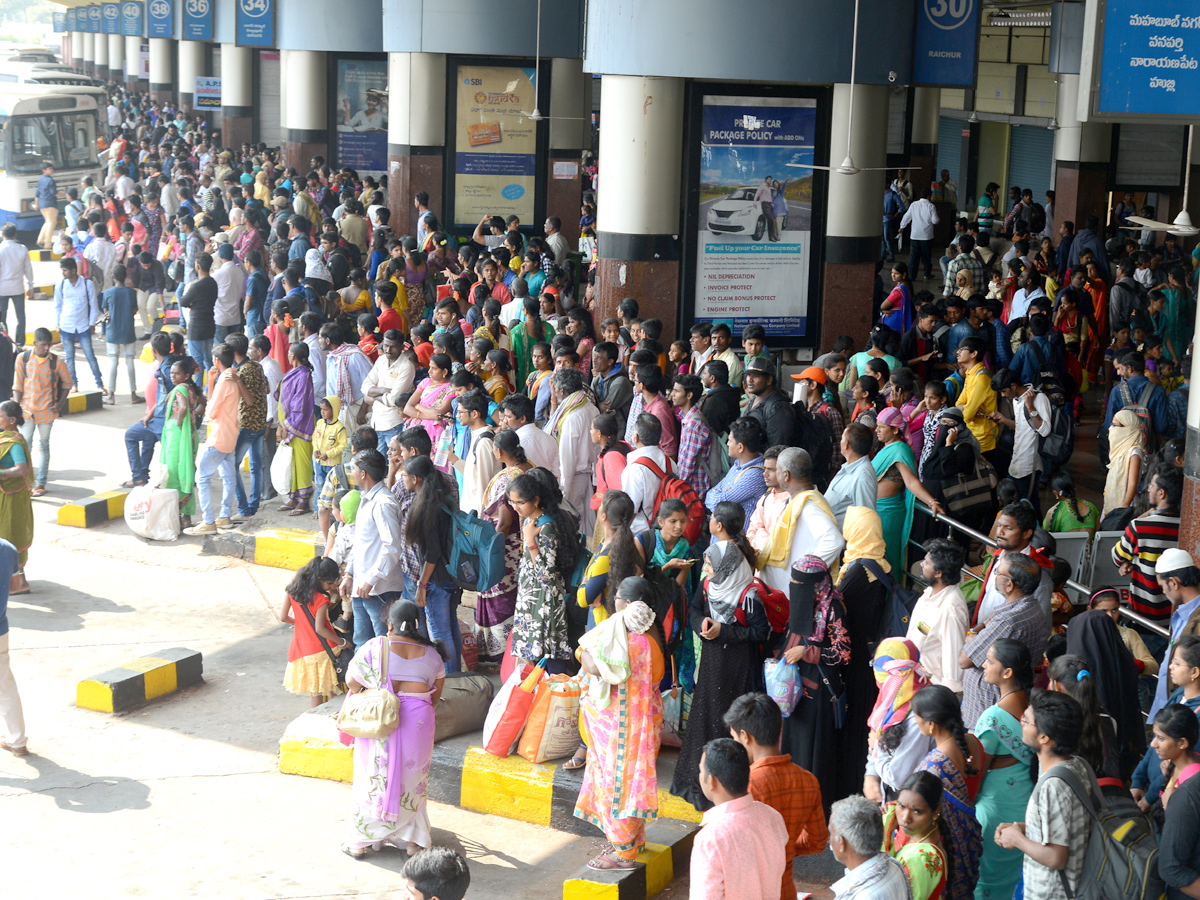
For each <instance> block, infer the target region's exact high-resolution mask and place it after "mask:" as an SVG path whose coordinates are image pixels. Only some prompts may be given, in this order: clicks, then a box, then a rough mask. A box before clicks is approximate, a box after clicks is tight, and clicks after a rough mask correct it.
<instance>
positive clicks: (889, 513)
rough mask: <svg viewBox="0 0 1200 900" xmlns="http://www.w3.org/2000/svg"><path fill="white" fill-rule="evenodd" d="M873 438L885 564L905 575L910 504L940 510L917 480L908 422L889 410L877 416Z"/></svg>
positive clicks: (899, 413) (876, 506)
mask: <svg viewBox="0 0 1200 900" xmlns="http://www.w3.org/2000/svg"><path fill="white" fill-rule="evenodd" d="M875 436H876V437H878V438H879V442H880V443H881V444H882V445H883V446H882V447H881V448H880V450H879V452H878V453H876V454H875V458H874V459H872V460H871V464H872V465H873V466H874V467H875V477H876V479H877V480H878V482H879V484H878V489H877V490H878V499H877V500H876V502H875V509H876V510H877V511H878V513H879V518H880V521H881V525H882V529H883V537H884V542H885V544H886V546H887V559H888V562H889V563H891V564H892V568H893V569H894V570H895V571H896V573H897V575H899V573H901V572H904V571H906V569H905V565H904V561H905V559H907V558H908V536H909V533H910V532H911V531H912V521H913V505H914V503H915V502H916V500H920V501H921V502H922V503H924V504H925V505H926V506H928V507H929V508H930V509H932V510H933V511H934V512H935V513H937V512H941V511H942V507H941V504H940V503H938V501H937V500H936V499H935V498H934V497H933V495H932V494H930V493H929V491H927V490H925V486H924V485H923V484H921V480H920V479H919V478H918V477H917V459H916V457H915V456H914V455H913V451H912V446H911V445H910V444H909V443H908V419H907V417H905V415H904V413H902V412H900V410H898V409H896V408H895V407H892V406H889V407H888V408H887V409H885V410H883V411H882V412H881V413H879V415H878V416H877V417H876V419H875Z"/></svg>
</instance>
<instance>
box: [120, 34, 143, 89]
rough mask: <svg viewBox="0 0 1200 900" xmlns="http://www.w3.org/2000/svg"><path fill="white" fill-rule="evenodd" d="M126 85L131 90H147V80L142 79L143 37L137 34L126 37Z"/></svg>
mask: <svg viewBox="0 0 1200 900" xmlns="http://www.w3.org/2000/svg"><path fill="white" fill-rule="evenodd" d="M125 87H126V88H128V89H129V90H131V91H144V90H146V82H145V81H143V80H142V39H141V38H140V37H137V36H134V37H126V38H125Z"/></svg>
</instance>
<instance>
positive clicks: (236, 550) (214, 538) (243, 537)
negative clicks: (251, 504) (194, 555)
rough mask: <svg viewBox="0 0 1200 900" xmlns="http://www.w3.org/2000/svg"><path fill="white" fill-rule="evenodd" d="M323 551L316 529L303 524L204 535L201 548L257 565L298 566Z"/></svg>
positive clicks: (323, 544)
mask: <svg viewBox="0 0 1200 900" xmlns="http://www.w3.org/2000/svg"><path fill="white" fill-rule="evenodd" d="M324 551H325V543H324V541H322V540H321V533H320V532H319V531H308V530H305V529H303V528H264V529H263V530H262V531H257V532H255V533H254V534H242V533H240V532H236V531H235V532H231V533H229V534H216V535H210V536H208V537H206V538H205V539H204V545H203V552H204V553H207V554H209V555H211V556H231V557H233V558H234V559H244V560H246V561H247V562H252V563H255V564H256V565H260V566H274V567H275V568H277V569H292V570H295V569H299V568H300V567H301V566H303V565H304V564H305V563H306V562H308V561H309V560H311V559H313V558H314V557H316V556H318V555H319V554H321V553H323V552H324Z"/></svg>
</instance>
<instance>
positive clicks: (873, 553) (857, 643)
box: [800, 506, 895, 796]
mask: <svg viewBox="0 0 1200 900" xmlns="http://www.w3.org/2000/svg"><path fill="white" fill-rule="evenodd" d="M843 523H844V524H843V525H842V535H843V536H844V537H845V538H846V550H845V553H844V555H843V557H842V569H841V573H840V575H839V577H838V585H837V589H838V592H839V593H840V594H841V596H842V598H843V600H844V603H845V622H846V630H847V631H848V632H849V644H850V659H851V660H861V661H862V662H863V665H854V666H850V667H848V668H847V669H846V671H845V673H844V675H843V676H842V677H843V678H844V679H845V685H846V703H847V707H848V708H849V709H851V710H864V709H870V708H871V707H872V706H873V705H874V703H875V697H876V693H877V690H878V689H877V687H876V676H875V675H874V674H873V673H872V671H871V669H870V668H869V667H868V666H867V665H866V664H865V663H866V660H868V659H871V657H872V654H873V652H874V651H875V647H876V642H877V641H878V640H879V638H880V637H881V636H882V635H883V629H884V613H885V612H886V610H887V599H888V592H887V589H886V588H885V587H884V585H883V582H882V581H881V580H880V579H879V578H878V577H877V574H876V572H874V571H872V568H873V567H874V568H876V569H878V570H879V571H880V572H882V573H884V574H887V573H890V572H894V571H895V570H894V569H893V568H892V564H891V563H890V562H888V560H887V559H886V558H885V545H884V539H883V527H882V524H881V522H880V517H879V514H878V513H876V512H875V510H873V509H870V508H869V507H866V506H851V507H850V508H849V509H847V510H846V517H845V519H844V520H843ZM869 731H870V729H869V727H868V725H867V720H866V719H865V718H864V717H863V716H862V715H861V714H858V715H853V714H852V715H850V716H848V718H847V720H846V726H845V728H843V729H842V730H841V732H840V733H839V734H838V737H837V746H838V748H839V755H840V758H841V759H842V760H843V764H842V765H841V766H839V767H838V770H837V775H836V778H837V779H838V785H839V796H847V795H848V793H855V792H856V791H857V790H858V786H859V785H861V784H862V779H863V769H862V765H863V764H862V760H864V759H865V758H866V755H867V735H868V732H869ZM800 765H804V764H803V763H800ZM805 768H807V766H805Z"/></svg>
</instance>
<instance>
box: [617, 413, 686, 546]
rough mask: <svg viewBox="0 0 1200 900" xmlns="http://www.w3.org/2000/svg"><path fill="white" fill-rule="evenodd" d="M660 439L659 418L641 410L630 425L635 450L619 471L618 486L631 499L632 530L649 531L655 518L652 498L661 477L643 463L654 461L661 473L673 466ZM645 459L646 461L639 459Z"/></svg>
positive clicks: (671, 469)
mask: <svg viewBox="0 0 1200 900" xmlns="http://www.w3.org/2000/svg"><path fill="white" fill-rule="evenodd" d="M660 440H662V422H660V421H659V420H658V417H657V416H654V415H651V414H650V413H642V414H641V415H639V416H638V417H637V421H636V422H635V423H634V426H633V446H634V448H635V449H634V451H633V452H632V453H630V454H629V457H628V461H627V462H626V464H625V471H624V472H622V473H621V490H623V491H624V492H625V493H626V494H628V495H629V499H630V500H632V501H633V525H632V526H631V528H632V529H633V533H634V534H638V533H639V532H642V531H649V530H650V528H651V527H652V525H653V522H654V498H655V497H657V496H658V487H659V485H660V484H662V478H660V477H659V476H658V474H657V473H656V472H655V471H654V469H652V468H650V466H648V465H646V463H653V464H654V465H655V466H657V467H658V471H660V472H662V473H664V475H665V474H666V473H667V472H671V471H673V470H674V468H675V467H674V466H673V465H672V463H671V461H670V460H669V459H667V455H666V454H665V453H663V452H662V450H661V449H660V448H659V446H658V442H659V441H660ZM643 459H644V460H645V461H646V463H643V462H640V460H643Z"/></svg>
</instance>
